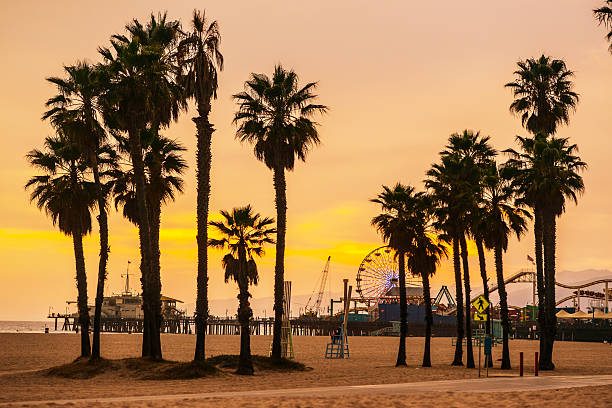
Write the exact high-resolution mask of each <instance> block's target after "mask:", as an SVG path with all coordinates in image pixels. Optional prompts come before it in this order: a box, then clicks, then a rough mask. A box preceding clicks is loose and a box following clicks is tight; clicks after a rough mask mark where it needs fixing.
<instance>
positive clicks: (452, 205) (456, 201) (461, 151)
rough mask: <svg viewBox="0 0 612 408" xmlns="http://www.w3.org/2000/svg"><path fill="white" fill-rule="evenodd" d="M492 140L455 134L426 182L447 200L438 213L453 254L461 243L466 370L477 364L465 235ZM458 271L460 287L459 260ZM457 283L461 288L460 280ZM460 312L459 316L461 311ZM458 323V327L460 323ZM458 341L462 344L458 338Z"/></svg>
mask: <svg viewBox="0 0 612 408" xmlns="http://www.w3.org/2000/svg"><path fill="white" fill-rule="evenodd" d="M489 140H490V138H489V137H488V136H483V137H481V136H480V132H474V131H471V130H464V131H463V132H462V133H454V134H452V135H451V136H450V138H449V142H448V145H447V146H446V149H445V150H444V151H442V152H440V156H441V158H442V165H434V166H433V167H432V169H431V170H430V172H429V173H428V176H429V177H430V180H428V181H427V182H426V185H427V186H428V188H431V189H433V191H434V195H436V196H437V199H438V202H440V201H445V200H446V203H445V204H444V205H443V206H442V207H441V210H442V212H441V211H438V212H439V215H440V216H441V218H442V222H441V225H442V227H443V228H444V225H445V224H449V223H450V224H451V225H450V228H449V226H446V229H447V230H452V234H454V235H451V236H452V239H453V246H454V251H453V255H454V256H455V253H456V250H455V249H457V244H456V243H455V241H458V244H459V248H460V250H461V260H462V263H463V282H464V286H465V288H464V289H465V313H466V319H465V332H466V348H467V364H466V367H467V368H474V367H475V363H474V353H473V349H472V317H471V313H470V312H471V305H470V300H471V299H470V292H471V288H470V273H469V261H468V251H467V241H466V235H467V234H468V233H469V226H470V225H469V224H470V218H471V217H470V213H473V212H474V211H477V197H478V194H479V189H480V179H481V175H482V172H483V168H484V167H485V166H486V165H487V164H488V163H490V161H491V160H492V158H493V157H494V156H495V154H496V152H495V150H494V149H493V148H492V147H491V146H490V144H489ZM445 207H446V209H445ZM472 218H473V217H472ZM455 268H456V269H455V271H456V272H455V273H456V276H455V278H456V284H457V270H458V269H459V267H458V261H457V263H456V264H455ZM459 273H460V272H459ZM458 282H459V285H460V278H459V280H458ZM459 285H457V286H459ZM458 300H459V299H458ZM457 313H459V308H458V309H457ZM457 324H459V321H458V322H457ZM458 337H459V333H458ZM457 342H459V338H458V339H457ZM458 350H459V347H457V349H456V350H455V361H453V365H461V355H460V353H458V352H457V351H458Z"/></svg>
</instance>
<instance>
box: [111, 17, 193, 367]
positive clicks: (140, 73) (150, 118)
mask: <svg viewBox="0 0 612 408" xmlns="http://www.w3.org/2000/svg"><path fill="white" fill-rule="evenodd" d="M126 29H127V30H128V32H129V33H130V37H126V36H124V35H115V36H113V37H112V38H111V41H110V42H111V48H100V49H99V52H100V54H101V55H102V57H103V58H104V63H105V66H104V72H105V76H106V80H107V83H106V89H105V91H104V93H103V95H102V97H101V101H102V105H103V112H104V119H105V122H106V124H107V125H108V126H109V127H110V128H112V129H114V130H116V131H123V132H127V134H128V137H129V144H130V156H131V162H132V165H133V167H134V181H135V192H136V202H137V208H138V214H139V241H140V251H141V271H142V284H143V285H142V289H143V294H142V297H143V314H144V320H145V324H144V333H143V344H142V356H143V357H151V358H153V359H161V358H162V351H161V341H160V324H161V279H160V276H159V275H158V274H156V270H155V268H154V266H153V263H152V262H153V248H152V243H151V226H150V222H149V218H148V216H147V215H148V214H149V210H148V206H147V199H146V191H145V185H146V178H145V169H144V160H143V155H142V141H141V134H142V132H143V130H144V129H146V127H147V125H150V126H151V127H152V128H153V129H157V128H159V127H160V126H167V125H168V124H169V123H170V122H171V121H172V120H173V119H176V118H177V116H178V113H179V111H180V110H181V109H184V108H185V106H186V105H185V102H184V100H183V99H181V95H183V92H182V88H181V87H180V86H179V85H178V83H177V82H176V77H177V74H178V71H177V70H178V68H177V65H176V49H175V48H176V44H177V42H178V35H179V25H178V22H172V21H170V22H168V21H166V16H165V15H160V16H158V18H157V19H156V18H155V16H153V15H152V16H151V20H150V21H149V22H148V23H147V25H146V26H143V25H142V24H140V23H139V22H138V21H137V20H134V21H133V22H132V24H128V25H127V26H126Z"/></svg>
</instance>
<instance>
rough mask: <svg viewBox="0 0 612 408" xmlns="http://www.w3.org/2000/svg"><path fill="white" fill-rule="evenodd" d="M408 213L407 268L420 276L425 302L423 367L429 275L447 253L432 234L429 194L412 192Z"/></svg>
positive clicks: (429, 319)
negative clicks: (409, 244)
mask: <svg viewBox="0 0 612 408" xmlns="http://www.w3.org/2000/svg"><path fill="white" fill-rule="evenodd" d="M413 200H414V204H413V210H412V215H411V218H412V220H411V224H412V225H411V229H412V231H413V234H414V236H413V244H412V248H411V249H410V251H409V252H408V257H407V262H408V269H410V270H411V271H412V273H413V274H415V275H419V276H421V278H422V279H423V299H424V302H425V347H424V351H423V364H422V365H423V367H431V327H432V325H433V313H432V310H431V286H430V284H429V278H430V277H431V276H433V275H434V274H435V273H436V269H437V267H438V265H439V264H440V261H441V258H442V257H443V256H447V251H446V247H445V246H444V245H443V244H442V243H441V242H440V240H439V239H438V238H437V237H436V235H435V224H436V220H435V207H434V202H435V201H434V200H433V198H432V197H431V196H430V195H427V194H424V193H416V194H414V196H413Z"/></svg>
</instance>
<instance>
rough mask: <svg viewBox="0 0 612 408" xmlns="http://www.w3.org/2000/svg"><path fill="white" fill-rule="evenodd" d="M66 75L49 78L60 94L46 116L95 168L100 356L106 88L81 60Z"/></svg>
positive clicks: (96, 345)
mask: <svg viewBox="0 0 612 408" xmlns="http://www.w3.org/2000/svg"><path fill="white" fill-rule="evenodd" d="M64 72H65V74H66V77H65V78H60V77H50V78H47V81H49V82H50V83H52V84H54V85H56V87H57V91H58V94H57V95H55V96H53V97H51V98H50V99H49V100H47V102H46V106H47V107H48V108H49V110H47V111H46V112H45V113H44V115H43V119H47V118H48V119H50V121H51V123H52V125H53V126H54V127H56V128H57V127H62V128H64V129H65V131H66V134H67V135H68V136H69V137H70V138H71V139H72V140H73V141H74V143H76V144H77V145H78V146H79V148H80V149H81V150H82V151H83V153H84V154H85V155H86V157H87V159H88V160H89V164H90V166H91V169H92V173H93V178H94V183H95V186H96V195H97V203H98V225H99V234H100V260H99V264H98V283H97V288H96V300H95V311H94V324H93V344H92V353H91V357H92V358H93V359H99V358H100V316H101V309H102V301H103V300H104V282H105V281H106V264H107V262H108V253H109V242H108V216H107V208H106V206H107V202H106V194H105V192H104V191H103V186H102V182H101V180H100V168H99V163H98V150H99V149H100V146H101V145H102V144H103V143H105V141H106V131H105V130H104V128H103V127H102V125H101V124H100V122H99V121H98V116H99V115H98V109H99V106H98V97H99V95H100V93H101V91H102V82H101V81H100V76H101V75H100V69H99V68H98V67H95V66H92V65H89V64H87V63H86V62H79V63H77V64H75V65H71V66H65V67H64Z"/></svg>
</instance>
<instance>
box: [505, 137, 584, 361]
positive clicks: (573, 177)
mask: <svg viewBox="0 0 612 408" xmlns="http://www.w3.org/2000/svg"><path fill="white" fill-rule="evenodd" d="M517 141H518V142H519V144H520V145H521V148H522V150H523V152H522V153H521V152H517V151H515V150H512V149H508V150H507V151H506V152H507V153H509V154H510V156H511V158H510V160H508V163H507V165H506V167H508V168H509V170H508V172H509V174H510V175H511V176H512V178H513V184H514V186H515V188H516V189H517V191H518V193H519V194H520V196H521V201H522V202H524V203H526V204H528V205H530V206H531V207H532V208H535V218H536V226H537V227H538V229H539V230H540V231H537V232H536V239H538V238H540V239H541V242H542V247H543V249H544V251H543V252H544V254H543V273H542V272H540V268H538V271H537V273H538V296H539V302H540V307H541V308H542V309H543V312H542V313H543V315H544V319H543V320H544V326H542V325H541V326H540V327H541V329H540V331H541V339H540V344H541V345H540V350H541V352H542V354H543V355H542V357H541V358H540V361H539V366H540V369H542V370H553V369H554V367H555V366H554V363H553V361H552V352H553V346H554V341H555V335H556V330H557V318H556V315H555V312H556V310H555V306H556V304H555V272H556V269H555V257H556V254H555V253H556V218H557V217H559V216H561V214H563V212H565V202H566V200H567V199H570V200H571V201H573V202H574V203H577V201H578V194H580V193H582V192H583V191H584V181H583V179H582V177H581V176H580V175H579V174H578V173H579V172H580V171H582V170H584V169H585V168H586V163H584V162H583V161H582V160H581V159H580V157H578V156H577V155H576V152H577V150H578V147H577V146H576V145H575V144H569V139H567V138H547V137H546V135H542V134H537V135H536V136H535V137H534V138H533V139H528V138H521V137H517ZM539 223H541V224H540V225H538V224H539ZM537 245H538V242H536V250H537V249H538V248H537ZM537 256H538V254H537V252H536V257H537ZM539 256H540V257H542V255H541V252H540V255H539ZM536 260H537V258H536ZM540 274H541V275H540ZM541 293H543V294H544V296H543V299H541V297H542V295H541ZM540 324H542V323H541V322H540Z"/></svg>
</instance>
